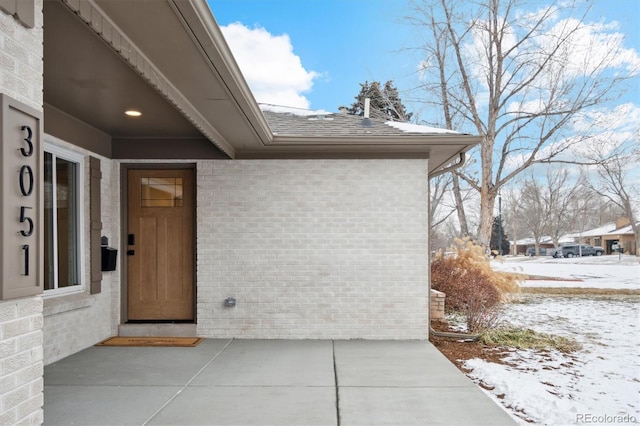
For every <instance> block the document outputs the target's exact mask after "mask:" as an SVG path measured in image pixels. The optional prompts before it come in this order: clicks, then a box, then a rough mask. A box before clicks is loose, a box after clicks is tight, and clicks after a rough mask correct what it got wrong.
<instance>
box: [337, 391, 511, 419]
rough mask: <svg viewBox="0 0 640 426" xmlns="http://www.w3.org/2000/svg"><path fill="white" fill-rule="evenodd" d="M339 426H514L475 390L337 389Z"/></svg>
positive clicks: (505, 415)
mask: <svg viewBox="0 0 640 426" xmlns="http://www.w3.org/2000/svg"><path fill="white" fill-rule="evenodd" d="M339 398H340V425H341V426H372V425H376V426H382V425H430V426H432V425H443V426H470V425H473V426H476V425H477V426H480V425H488V426H489V425H491V426H501V425H513V424H514V421H513V420H512V419H511V417H510V416H509V415H508V414H507V413H506V412H505V411H504V410H502V409H501V408H500V407H498V406H497V405H495V403H493V401H491V400H490V399H489V398H488V397H486V396H485V395H484V394H483V393H482V391H481V390H480V389H478V388H477V387H464V388H453V387H444V388H443V387H438V386H434V387H429V388H407V387H395V388H382V387H364V388H361V387H352V388H350V387H347V388H343V387H341V388H340V391H339Z"/></svg>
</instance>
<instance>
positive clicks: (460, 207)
mask: <svg viewBox="0 0 640 426" xmlns="http://www.w3.org/2000/svg"><path fill="white" fill-rule="evenodd" d="M452 175H453V195H454V197H455V199H456V210H457V212H458V222H460V234H461V236H463V237H467V236H469V226H468V225H467V215H466V213H465V211H464V203H463V201H462V193H461V192H460V180H459V179H458V175H457V174H455V173H452Z"/></svg>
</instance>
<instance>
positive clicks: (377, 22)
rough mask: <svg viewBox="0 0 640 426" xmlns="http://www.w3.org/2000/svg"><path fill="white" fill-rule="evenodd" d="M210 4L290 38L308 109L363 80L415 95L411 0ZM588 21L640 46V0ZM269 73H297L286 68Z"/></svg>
mask: <svg viewBox="0 0 640 426" xmlns="http://www.w3.org/2000/svg"><path fill="white" fill-rule="evenodd" d="M209 4H210V7H211V9H212V11H213V13H214V16H215V17H216V20H217V21H218V23H219V24H220V25H221V26H223V27H224V26H226V25H229V24H232V23H236V22H239V23H241V24H243V25H244V26H246V27H249V28H263V29H264V30H266V32H267V33H270V34H271V35H273V36H282V35H287V36H288V37H289V40H290V44H291V48H292V54H293V55H292V56H293V57H297V58H299V62H300V64H299V65H300V66H301V67H302V69H304V70H305V71H306V72H308V73H309V74H310V75H308V76H307V80H309V81H308V82H307V83H306V84H307V85H306V86H305V85H304V84H303V85H301V86H297V89H295V90H297V91H298V94H299V95H300V96H301V97H304V98H305V99H306V100H307V101H308V107H309V108H311V109H324V110H327V111H337V110H338V107H339V106H340V105H350V104H351V103H352V102H353V101H354V97H355V95H356V94H357V93H358V91H359V88H360V86H359V83H362V82H364V81H365V80H368V81H372V80H378V81H382V82H384V81H386V80H394V81H395V82H396V85H397V87H398V89H400V91H401V97H402V98H403V100H405V103H410V102H411V98H412V97H415V96H414V95H412V94H411V92H410V91H409V90H410V89H411V88H412V87H413V86H414V85H415V84H416V82H417V77H416V75H415V69H416V65H417V63H418V60H419V59H420V58H419V56H418V55H417V53H416V52H415V51H412V50H411V48H412V47H415V46H416V42H415V39H416V36H415V29H414V28H412V27H411V26H409V25H408V24H407V22H406V20H405V19H404V17H405V16H407V15H409V14H411V6H410V1H409V0H304V1H301V0H209ZM587 21H604V22H607V23H610V22H612V21H617V22H618V24H619V29H618V31H619V32H622V33H623V34H625V38H626V41H625V43H624V44H625V47H627V48H634V49H635V50H637V51H640V30H639V28H638V27H639V24H640V0H594V1H592V10H591V12H590V14H589V17H588V19H587ZM232 47H233V46H232ZM285 61H286V60H285V59H283V60H282V62H285ZM238 62H241V61H240V60H239V61H238ZM255 62H256V61H254V64H253V65H252V66H253V67H255V71H256V72H259V71H260V69H261V68H262V65H261V64H260V63H255ZM293 68H294V67H292V68H291V69H293ZM264 72H265V73H269V72H270V71H269V70H268V69H266V70H265V71H264ZM271 74H272V76H275V75H280V76H282V77H284V78H285V80H286V79H289V81H292V80H293V79H294V76H293V74H292V75H291V76H289V75H288V72H287V71H286V70H279V71H271ZM248 80H251V79H250V78H248ZM635 89H636V90H633V91H632V92H630V93H629V94H628V95H627V96H626V98H628V99H627V100H630V101H632V102H634V103H640V86H639V85H637V84H636V86H635ZM254 92H258V91H256V90H254ZM259 100H260V99H259ZM283 102H285V101H283ZM291 102H292V101H291ZM410 109H411V108H410Z"/></svg>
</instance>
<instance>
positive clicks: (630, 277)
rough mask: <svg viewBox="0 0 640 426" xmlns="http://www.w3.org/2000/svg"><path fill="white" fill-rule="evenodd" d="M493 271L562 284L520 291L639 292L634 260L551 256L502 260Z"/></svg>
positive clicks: (639, 266)
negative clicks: (537, 289) (612, 290)
mask: <svg viewBox="0 0 640 426" xmlns="http://www.w3.org/2000/svg"><path fill="white" fill-rule="evenodd" d="M491 266H492V267H493V268H494V269H495V270H500V271H507V272H517V273H521V274H527V275H537V276H543V277H549V278H560V279H562V278H564V279H565V280H553V281H551V280H528V281H525V282H524V283H522V284H521V285H522V286H523V287H532V286H534V287H590V288H624V289H640V263H639V262H638V258H637V257H636V256H629V255H622V256H619V255H609V256H597V257H593V256H586V257H574V258H571V259H565V258H558V259H554V258H553V257H551V256H542V257H504V258H503V260H502V261H500V260H494V261H492V262H491Z"/></svg>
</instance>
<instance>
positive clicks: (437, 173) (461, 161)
mask: <svg viewBox="0 0 640 426" xmlns="http://www.w3.org/2000/svg"><path fill="white" fill-rule="evenodd" d="M466 158H467V156H466V153H465V152H461V153H460V154H459V157H458V161H457V162H456V163H454V164H452V165H450V166H447V167H443V168H441V169H440V170H436V171H435V172H434V173H433V174H432V175H430V176H429V179H431V178H434V177H436V176H440V175H443V174H445V173H448V172H452V171H454V170H456V169H459V168H460V167H462V166H463V165H464V162H465V161H466ZM429 181H430V180H429ZM429 202H431V200H429ZM429 209H431V207H429ZM427 256H428V260H429V268H431V250H429V251H428V253H427ZM428 316H429V335H430V336H431V335H433V336H436V337H445V338H449V339H463V340H471V341H476V340H478V339H479V338H480V336H478V335H476V334H466V333H450V332H443V331H436V330H434V329H433V327H431V269H429V306H428Z"/></svg>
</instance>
